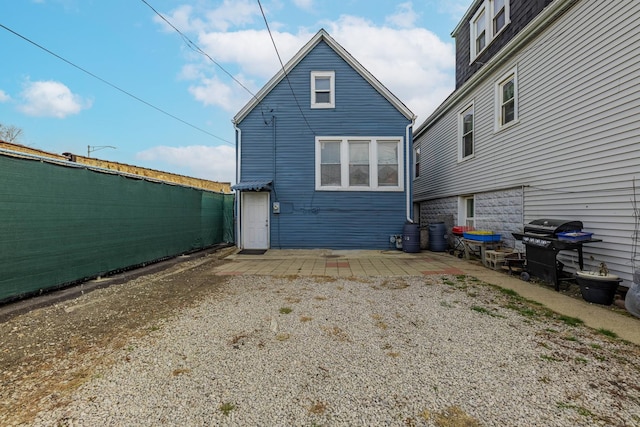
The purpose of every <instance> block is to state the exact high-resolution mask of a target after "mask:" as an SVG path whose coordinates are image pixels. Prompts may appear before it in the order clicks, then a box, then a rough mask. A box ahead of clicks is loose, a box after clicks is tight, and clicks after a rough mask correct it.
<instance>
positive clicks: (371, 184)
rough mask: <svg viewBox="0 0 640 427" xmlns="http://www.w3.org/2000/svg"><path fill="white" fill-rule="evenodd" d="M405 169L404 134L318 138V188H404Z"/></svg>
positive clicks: (327, 189)
mask: <svg viewBox="0 0 640 427" xmlns="http://www.w3.org/2000/svg"><path fill="white" fill-rule="evenodd" d="M402 173H403V167H402V138H389V137H379V138H370V137H317V138H316V190H325V191H401V190H402V189H403V180H402V176H403V175H402Z"/></svg>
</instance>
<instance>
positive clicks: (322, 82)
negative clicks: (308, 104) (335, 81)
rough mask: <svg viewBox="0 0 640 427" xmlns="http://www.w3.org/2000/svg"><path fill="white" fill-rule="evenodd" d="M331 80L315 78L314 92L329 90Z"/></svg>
mask: <svg viewBox="0 0 640 427" xmlns="http://www.w3.org/2000/svg"><path fill="white" fill-rule="evenodd" d="M330 83H331V79H330V78H329V77H316V90H323V91H328V90H331V84H330Z"/></svg>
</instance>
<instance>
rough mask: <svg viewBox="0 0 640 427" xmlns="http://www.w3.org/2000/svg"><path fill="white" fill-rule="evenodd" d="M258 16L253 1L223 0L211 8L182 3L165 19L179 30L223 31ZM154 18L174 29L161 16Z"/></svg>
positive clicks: (164, 25) (258, 9)
mask: <svg viewBox="0 0 640 427" xmlns="http://www.w3.org/2000/svg"><path fill="white" fill-rule="evenodd" d="M260 16H261V13H260V7H259V6H258V4H257V3H256V2H255V1H251V0H224V1H223V2H222V4H221V5H220V6H218V7H217V8H215V9H211V10H200V9H196V8H194V7H193V6H190V5H182V6H179V7H177V8H176V9H174V10H173V11H172V12H170V13H168V14H167V19H168V20H169V21H170V22H171V23H172V24H173V25H174V26H175V27H176V28H178V29H179V30H180V31H187V32H206V31H221V32H225V31H228V30H229V28H231V27H232V26H236V27H241V26H245V25H248V24H251V23H253V22H254V21H255V19H256V18H258V17H260ZM202 17H204V18H202ZM154 20H155V21H156V22H158V23H160V24H162V25H163V27H164V29H165V30H166V31H174V30H173V29H172V28H171V27H169V25H167V23H166V22H164V21H163V20H162V18H160V17H155V18H154Z"/></svg>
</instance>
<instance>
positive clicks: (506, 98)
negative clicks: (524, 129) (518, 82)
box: [500, 78, 516, 125]
mask: <svg viewBox="0 0 640 427" xmlns="http://www.w3.org/2000/svg"><path fill="white" fill-rule="evenodd" d="M500 102H501V104H502V116H501V124H503V125H504V124H506V123H509V122H511V121H513V120H515V116H516V114H515V106H516V104H515V80H514V79H513V78H511V80H509V81H507V82H506V83H504V84H503V85H502V99H501V100H500Z"/></svg>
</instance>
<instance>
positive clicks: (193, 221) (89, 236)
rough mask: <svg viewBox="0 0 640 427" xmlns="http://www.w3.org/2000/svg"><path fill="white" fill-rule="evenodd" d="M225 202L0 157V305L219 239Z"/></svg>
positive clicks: (223, 233) (225, 229)
mask: <svg viewBox="0 0 640 427" xmlns="http://www.w3.org/2000/svg"><path fill="white" fill-rule="evenodd" d="M229 199H231V200H232V199H233V195H223V194H218V193H212V192H208V191H203V190H197V189H193V188H188V187H181V186H175V185H169V184H163V183H156V182H149V181H144V180H141V179H134V178H128V177H124V176H121V175H115V174H109V173H101V172H97V171H92V170H89V169H85V168H75V167H66V166H61V165H57V164H51V163H47V162H40V161H34V160H25V159H19V158H12V157H7V156H0V232H1V235H0V236H1V240H0V301H3V300H8V299H11V298H15V297H19V296H22V295H25V294H31V293H34V292H37V291H40V290H44V289H50V288H55V287H59V286H61V285H64V284H67V283H71V282H75V281H78V280H81V279H83V278H86V277H93V276H96V275H102V274H106V273H108V272H112V271H117V270H119V269H123V268H127V267H131V266H135V265H139V264H142V263H147V262H150V261H155V260H158V259H162V258H166V257H171V256H175V255H179V254H181V253H184V252H188V251H191V250H196V249H200V248H205V247H208V246H211V245H214V244H216V243H221V242H224V241H226V240H225V238H226V237H228V235H229V232H231V233H233V230H232V229H233V225H231V226H229V225H228V222H229V220H228V218H227V216H228V215H231V217H233V202H232V201H231V202H229ZM225 209H226V210H230V212H231V213H230V214H229V213H228V212H226V211H225ZM231 222H233V220H231ZM229 229H230V230H231V231H229ZM231 235H232V234H231ZM230 241H232V240H230Z"/></svg>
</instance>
